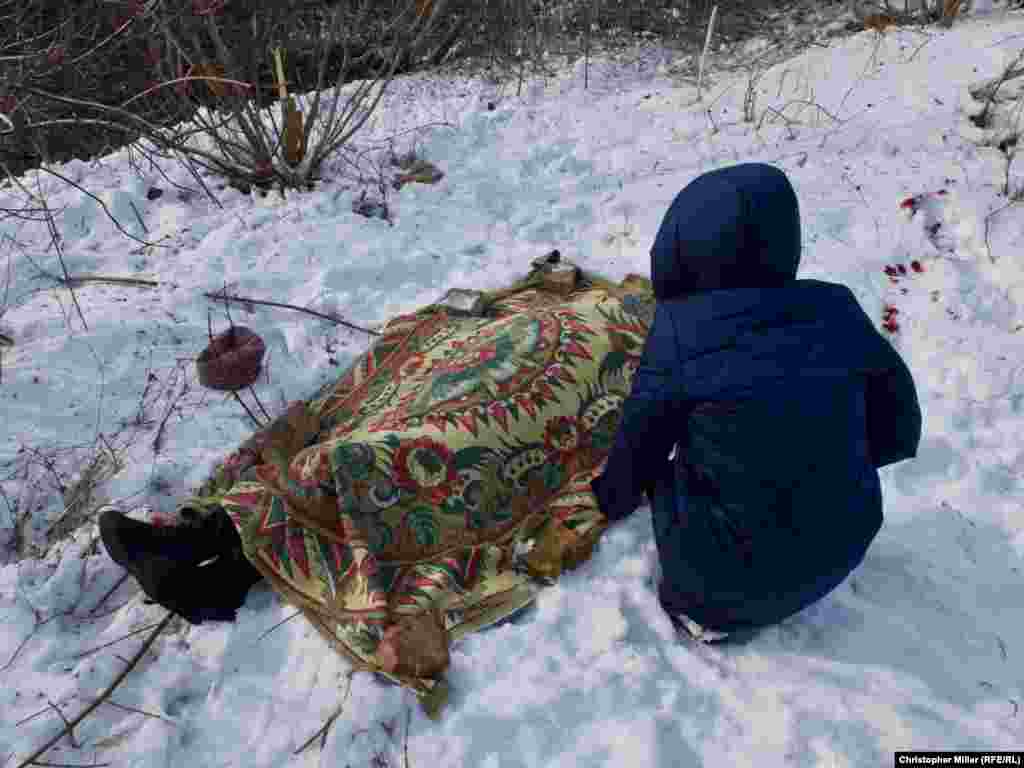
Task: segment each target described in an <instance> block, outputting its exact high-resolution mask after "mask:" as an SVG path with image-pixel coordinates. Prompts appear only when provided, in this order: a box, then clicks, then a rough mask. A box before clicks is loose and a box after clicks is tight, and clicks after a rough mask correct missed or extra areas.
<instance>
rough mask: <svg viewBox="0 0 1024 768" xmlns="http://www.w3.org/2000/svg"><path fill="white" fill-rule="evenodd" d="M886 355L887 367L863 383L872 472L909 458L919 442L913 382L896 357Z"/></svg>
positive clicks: (918, 422) (919, 426) (893, 352)
mask: <svg viewBox="0 0 1024 768" xmlns="http://www.w3.org/2000/svg"><path fill="white" fill-rule="evenodd" d="M883 341H884V340H883ZM885 343H886V345H888V342H887V341H886V342H885ZM888 352H889V355H890V356H891V361H892V365H891V367H888V368H885V369H883V370H881V371H876V372H873V373H871V374H869V375H868V382H867V393H866V400H867V417H868V448H869V449H870V451H871V461H872V463H874V465H875V467H876V468H878V467H884V466H886V465H888V464H894V463H895V462H897V461H903V460H904V459H910V458H913V457H914V456H916V455H917V447H918V444H919V443H920V442H921V406H920V404H919V403H918V400H917V390H916V388H915V387H914V379H913V377H912V376H911V375H910V369H909V368H907V364H906V363H904V362H903V359H902V358H901V357H900V355H899V353H898V352H896V350H894V349H892V347H889V350H888Z"/></svg>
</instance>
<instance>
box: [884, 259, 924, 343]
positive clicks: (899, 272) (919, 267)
mask: <svg viewBox="0 0 1024 768" xmlns="http://www.w3.org/2000/svg"><path fill="white" fill-rule="evenodd" d="M910 269H911V270H912V271H914V272H917V273H918V274H920V273H922V272H924V265H923V264H921V262H920V261H918V260H917V259H914V260H913V261H912V262H910ZM884 271H885V274H886V275H888V276H889V282H890V283H893V284H894V285H897V284H899V281H900V278H901V277H906V276H907V268H906V266H904V265H903V264H887V265H886V266H885V270H884ZM900 292H901V293H904V294H905V293H906V292H907V289H906V288H901V289H900ZM899 313H900V311H899V310H898V309H896V307H894V306H892V305H891V304H886V305H885V309H884V311H883V314H882V327H883V328H885V330H887V331H888V332H889V333H896V332H897V331H898V330H899V329H900V324H899V323H897V322H896V315H898V314H899Z"/></svg>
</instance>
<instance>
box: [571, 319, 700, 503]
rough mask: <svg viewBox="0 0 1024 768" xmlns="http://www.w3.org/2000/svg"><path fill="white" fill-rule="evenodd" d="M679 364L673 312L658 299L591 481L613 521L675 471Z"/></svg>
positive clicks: (649, 494) (598, 500)
mask: <svg viewBox="0 0 1024 768" xmlns="http://www.w3.org/2000/svg"><path fill="white" fill-rule="evenodd" d="M678 368H679V362H678V356H677V354H676V339H675V333H674V328H673V324H672V318H671V316H670V314H669V313H668V312H667V311H666V310H665V308H664V305H663V304H659V306H658V309H657V310H656V311H655V316H654V322H653V323H652V324H651V331H650V333H649V334H648V336H647V341H646V342H645V344H644V352H643V355H642V357H641V359H640V365H639V367H638V368H637V371H636V373H635V374H634V376H633V381H632V386H631V390H630V394H629V397H628V398H626V401H625V403H623V406H622V418H621V420H620V422H619V428H618V430H617V431H616V434H615V440H614V442H613V443H612V449H611V453H610V454H609V456H608V461H607V463H606V465H605V468H604V472H603V473H602V474H601V476H600V477H597V478H595V479H594V481H593V482H592V483H591V489H592V490H593V491H594V495H595V496H596V497H597V502H598V506H599V508H600V510H601V512H602V513H603V514H604V516H605V517H607V518H608V519H609V520H610V521H615V520H619V519H621V518H624V517H626V516H627V515H629V514H631V513H632V512H633V511H634V510H635V509H636V508H637V507H638V506H640V505H641V504H642V503H643V500H642V498H641V495H640V494H641V492H646V493H647V494H648V497H650V496H651V489H652V488H653V487H654V485H655V481H656V479H657V478H658V476H659V474H661V473H664V472H670V471H671V467H672V465H671V463H670V462H669V460H668V454H669V451H670V450H671V448H672V445H673V444H674V443H675V442H676V440H677V439H678V436H677V434H676V431H677V430H678V429H679V424H678V414H679V413H680V411H681V410H682V409H681V406H680V402H679V401H680V398H679V390H680V387H679V385H678V378H679V371H678Z"/></svg>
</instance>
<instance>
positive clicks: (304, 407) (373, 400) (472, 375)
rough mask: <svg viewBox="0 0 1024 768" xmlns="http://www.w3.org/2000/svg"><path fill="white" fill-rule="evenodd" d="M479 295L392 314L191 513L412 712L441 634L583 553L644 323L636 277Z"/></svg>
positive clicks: (645, 296)
mask: <svg viewBox="0 0 1024 768" xmlns="http://www.w3.org/2000/svg"><path fill="white" fill-rule="evenodd" d="M563 274H564V272H563ZM484 296H485V298H486V299H487V301H486V302H485V304H486V309H485V310H484V311H483V312H482V314H481V315H479V316H475V315H471V314H468V313H464V312H458V311H455V310H453V309H450V308H448V307H446V306H444V305H442V304H438V305H432V306H430V307H426V308H424V309H422V310H420V311H418V312H414V313H412V314H408V315H403V316H399V317H396V318H394V319H393V320H392V321H391V322H389V323H388V324H387V326H386V327H385V328H384V332H383V335H382V336H381V338H380V339H379V340H378V341H377V342H376V343H375V344H374V346H373V347H372V348H371V349H370V350H369V351H368V352H366V353H365V354H364V355H363V356H362V357H360V358H359V359H358V360H357V361H356V362H355V363H354V364H353V365H352V367H351V368H350V369H349V370H348V371H347V372H346V373H345V374H344V375H343V376H342V377H341V378H340V379H338V380H337V381H336V382H334V383H332V384H331V385H330V386H328V387H325V388H324V389H322V390H321V391H320V392H319V393H318V394H317V395H316V396H315V397H314V398H312V399H311V400H309V401H307V402H305V403H298V404H296V405H295V406H293V407H292V408H291V410H289V411H288V412H287V413H286V414H285V415H284V416H283V417H281V418H279V419H278V420H277V421H276V422H275V423H274V424H273V425H272V426H271V427H269V428H267V429H264V430H262V431H261V432H260V433H258V434H257V435H256V436H254V438H253V439H251V440H250V441H248V442H247V443H246V444H245V445H243V446H242V448H241V449H240V450H239V451H238V452H236V453H235V454H233V455H232V456H231V457H229V458H228V460H226V461H225V462H224V463H223V464H221V465H220V466H219V467H218V468H217V470H216V471H215V473H214V475H213V477H212V478H211V479H210V480H209V481H208V482H207V483H206V485H205V486H204V487H203V489H202V490H201V491H200V496H199V497H198V498H195V499H192V500H191V501H190V502H189V503H190V504H191V505H193V506H195V505H211V504H218V505H221V506H223V508H224V509H225V510H226V511H227V512H228V514H229V515H230V516H231V518H232V520H233V521H234V522H235V524H236V526H237V527H238V530H239V533H240V534H241V536H242V540H243V543H244V546H245V552H246V556H247V557H248V558H249V559H250V560H251V562H252V563H253V564H254V565H255V566H256V567H257V568H258V569H259V570H260V571H261V572H262V573H263V574H264V575H265V576H266V578H267V579H268V580H269V581H270V583H271V584H272V585H273V587H274V588H275V589H276V590H277V591H278V592H279V593H280V594H282V595H283V596H284V597H285V598H286V599H287V600H289V601H290V602H292V603H294V604H295V605H297V606H299V607H300V608H301V609H302V611H303V612H304V614H305V616H306V617H307V618H308V619H309V620H310V621H311V622H312V623H313V624H314V626H316V627H317V629H318V630H319V631H320V632H321V633H322V634H323V635H324V636H325V637H326V638H327V639H328V641H329V642H330V643H331V644H332V646H333V647H334V648H335V649H336V650H338V651H339V652H340V653H342V654H343V655H345V656H346V657H347V658H349V659H350V660H351V661H352V662H353V663H354V664H355V665H356V666H357V667H358V668H360V669H367V670H373V671H376V672H379V673H382V674H386V675H387V676H388V677H390V678H391V679H393V680H395V681H397V682H400V683H402V684H404V685H408V686H409V687H412V688H413V689H414V690H416V691H417V692H418V693H419V694H420V695H421V696H424V697H426V701H425V706H426V708H427V709H428V711H431V709H432V708H433V709H434V710H436V707H437V705H439V703H440V702H441V701H443V698H444V694H443V691H444V690H445V689H444V686H443V684H442V683H443V672H444V670H445V668H446V666H447V664H448V645H449V643H450V642H452V641H454V640H457V639H458V638H459V637H461V636H463V635H464V634H466V633H467V632H471V631H473V630H476V629H479V628H481V627H485V626H488V625H490V624H492V623H494V622H496V621H498V620H500V619H502V618H504V617H505V616H507V615H509V614H511V613H512V612H514V611H516V610H518V609H519V608H521V607H523V606H524V605H526V604H527V603H529V602H530V601H531V600H532V599H533V597H534V595H535V593H536V590H537V586H536V584H537V579H538V577H540V578H551V577H554V576H557V575H558V573H559V572H560V570H561V569H562V568H563V567H571V566H573V565H575V564H576V563H578V562H580V561H581V560H583V559H585V558H586V557H587V556H589V553H590V551H591V548H592V547H593V544H594V542H595V541H596V540H597V537H598V536H599V535H600V532H601V531H602V530H603V529H604V524H605V521H604V519H603V517H602V516H601V514H600V512H599V511H598V509H597V507H596V502H595V499H594V496H593V494H592V493H591V491H590V482H591V480H592V479H593V478H594V477H595V476H597V474H598V473H599V471H600V468H601V467H602V465H603V462H604V461H605V459H606V457H607V454H608V452H609V450H610V448H611V445H612V442H613V440H614V437H615V432H616V429H617V427H618V422H619V416H620V411H621V407H622V403H623V401H624V399H625V397H626V396H627V395H628V393H629V388H630V381H631V378H632V375H633V372H634V370H635V368H636V365H637V361H638V359H639V355H640V352H641V349H642V347H643V343H644V339H645V337H646V334H647V330H648V327H649V323H650V320H651V318H652V317H653V312H654V303H653V293H652V291H651V287H650V283H649V282H648V281H646V280H644V279H643V278H637V277H629V278H627V279H626V280H625V281H623V283H621V284H611V283H608V282H607V281H603V280H600V279H598V278H594V277H589V276H587V277H583V276H580V279H579V280H578V281H577V282H576V284H575V285H571V284H570V285H566V284H565V283H564V282H563V281H561V280H559V281H557V282H556V281H554V280H548V279H546V278H544V276H543V271H542V270H541V271H536V272H535V273H534V274H533V275H532V276H531V278H529V279H527V280H526V281H524V282H523V283H522V284H520V285H518V286H514V287H513V288H511V289H509V290H506V291H502V292H498V293H496V294H490V295H487V294H485V295H484ZM528 540H534V541H535V545H534V546H533V548H532V550H530V551H529V554H528V555H527V556H525V557H523V556H522V553H523V551H524V549H526V547H525V546H524V545H525V543H526V542H527V541H528ZM402 638H404V640H402Z"/></svg>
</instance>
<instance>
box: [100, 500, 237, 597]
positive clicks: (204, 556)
mask: <svg viewBox="0 0 1024 768" xmlns="http://www.w3.org/2000/svg"><path fill="white" fill-rule="evenodd" d="M99 523H100V537H101V538H102V539H103V544H104V546H105V547H106V548H107V552H108V553H109V554H110V557H111V559H113V560H114V562H116V563H118V564H119V565H121V566H122V567H124V568H125V569H127V570H128V571H130V572H131V573H132V574H133V575H134V576H135V577H136V578H139V574H137V573H136V572H135V570H136V566H135V564H136V563H138V562H139V561H142V560H147V559H150V558H153V557H160V558H164V559H166V560H169V561H172V562H175V563H182V564H188V565H198V564H199V563H201V562H203V561H204V560H209V559H210V558H213V557H217V556H218V555H221V554H224V553H227V552H230V551H231V550H232V549H235V548H240V547H241V540H240V539H239V537H238V532H237V531H236V530H235V526H234V524H233V523H232V522H231V519H230V518H229V517H228V516H227V513H226V512H224V511H223V510H222V509H219V508H218V509H216V510H214V511H213V512H212V513H210V514H208V515H205V516H203V517H199V518H196V519H195V520H194V521H192V522H187V523H184V524H182V525H173V526H158V525H150V524H149V523H140V522H139V521H138V520H132V519H131V518H130V517H127V516H126V515H124V514H123V513H121V512H120V511H118V510H116V509H113V508H108V509H106V510H104V511H103V512H102V513H101V514H100V518H99ZM140 581H141V579H140Z"/></svg>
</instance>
